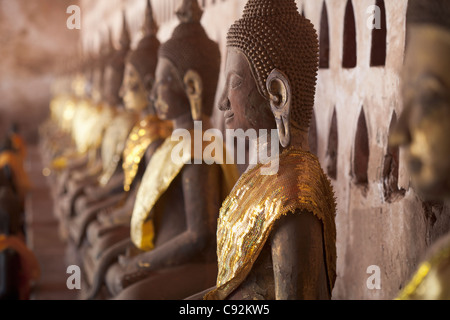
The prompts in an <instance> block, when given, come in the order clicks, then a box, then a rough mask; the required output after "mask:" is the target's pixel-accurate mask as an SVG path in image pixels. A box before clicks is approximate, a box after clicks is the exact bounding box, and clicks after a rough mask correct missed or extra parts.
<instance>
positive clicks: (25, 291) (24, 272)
mask: <svg viewBox="0 0 450 320" xmlns="http://www.w3.org/2000/svg"><path fill="white" fill-rule="evenodd" d="M6 249H13V250H15V251H16V252H17V253H18V254H19V256H20V263H21V272H20V274H21V279H20V280H21V288H20V299H21V300H25V299H28V298H29V292H30V284H31V281H35V280H38V279H39V277H40V275H41V269H40V266H39V262H38V261H37V259H36V256H35V255H34V253H33V252H32V251H31V250H30V249H29V248H28V247H27V246H26V244H25V242H24V241H23V240H22V239H21V238H20V237H18V236H5V235H3V234H0V252H1V251H3V250H6Z"/></svg>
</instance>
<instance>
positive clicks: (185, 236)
mask: <svg viewBox="0 0 450 320" xmlns="http://www.w3.org/2000/svg"><path fill="white" fill-rule="evenodd" d="M218 169H219V168H218V167H217V166H208V165H186V166H185V167H184V169H183V171H182V172H181V174H182V185H183V196H184V206H185V216H186V230H185V232H183V233H181V234H179V235H178V236H176V237H174V238H173V239H172V240H170V241H167V242H166V243H164V244H163V245H160V246H158V247H157V248H155V249H154V250H152V251H148V252H144V253H142V254H140V255H139V256H138V257H136V260H135V263H136V264H138V263H139V262H140V264H141V265H142V264H144V265H145V268H146V269H148V270H149V271H153V270H157V269H160V268H165V267H170V266H176V265H180V264H183V263H187V262H189V261H193V260H194V259H195V257H199V256H200V255H202V254H204V253H205V251H207V249H208V246H210V248H209V249H212V252H214V250H215V247H214V246H211V244H214V241H213V240H214V239H215V230H216V229H215V223H216V221H217V212H218V207H216V206H215V202H216V201H215V200H216V196H217V195H216V194H219V193H220V192H219V191H220V190H218V189H217V188H214V187H215V186H217V177H216V176H215V175H214V173H215V172H218ZM214 181H216V182H214ZM215 193H216V194H215ZM213 247H214V248H213ZM142 262H143V263H142Z"/></svg>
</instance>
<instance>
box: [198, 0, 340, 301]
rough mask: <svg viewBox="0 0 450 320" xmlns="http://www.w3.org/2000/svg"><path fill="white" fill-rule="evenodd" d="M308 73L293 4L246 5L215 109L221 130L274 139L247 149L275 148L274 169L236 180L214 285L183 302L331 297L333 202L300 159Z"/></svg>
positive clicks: (312, 161)
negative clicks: (266, 132)
mask: <svg viewBox="0 0 450 320" xmlns="http://www.w3.org/2000/svg"><path fill="white" fill-rule="evenodd" d="M317 71H318V38H317V34H316V31H315V30H314V27H313V25H312V23H311V22H310V21H309V20H308V19H306V18H304V17H303V16H301V15H300V13H299V12H298V9H297V6H296V3H295V1H294V0H284V1H276V0H249V1H248V2H247V4H246V6H245V9H244V13H243V16H242V18H241V19H240V20H238V21H237V22H235V23H234V24H233V25H232V26H231V28H230V30H229V32H228V36H227V61H226V67H225V77H226V82H225V87H224V89H223V94H222V96H221V98H220V103H219V104H220V106H219V108H220V109H221V110H222V111H224V117H225V122H226V126H227V128H228V129H234V130H236V129H243V130H244V131H245V130H255V131H256V132H261V131H260V130H262V129H265V130H270V131H273V130H275V131H276V132H278V135H275V137H276V138H275V139H274V138H273V137H272V135H270V136H267V137H263V135H262V134H261V133H260V134H259V135H258V136H257V137H256V139H257V141H256V142H255V143H254V144H253V147H254V148H256V147H258V148H267V146H265V145H267V143H268V144H277V145H278V144H279V146H280V151H279V153H275V154H271V158H272V159H273V160H274V161H277V163H278V170H275V171H272V173H271V174H262V173H263V171H262V169H265V168H266V167H267V166H268V165H269V163H265V164H264V163H262V162H259V163H257V164H253V165H250V166H249V167H248V168H247V170H246V171H245V172H244V173H243V174H242V175H241V177H240V179H239V181H238V182H237V183H236V185H235V186H234V188H233V190H232V191H231V193H230V194H229V195H228V197H227V199H226V200H225V201H224V202H223V205H222V208H221V210H220V217H219V221H218V230H217V256H218V276H217V281H216V286H215V287H214V288H212V289H209V290H207V291H204V292H200V293H199V294H196V295H194V296H191V297H189V299H198V298H203V299H206V300H215V299H220V300H222V299H244V300H246V299H249V300H253V299H269V300H271V299H281V300H285V299H330V298H331V294H332V290H333V287H334V283H335V279H336V244H335V241H336V226H335V210H336V208H335V198H334V193H333V190H332V187H331V184H330V181H329V179H328V177H327V176H326V175H325V174H324V172H323V170H322V168H321V166H320V163H319V161H318V159H317V157H316V156H314V155H313V154H311V153H310V152H309V151H308V150H309V147H308V130H309V122H310V118H311V115H312V110H313V106H314V94H315V84H316V75H317ZM263 138H264V139H263ZM264 140H266V141H264ZM274 150H277V149H276V148H275V149H274Z"/></svg>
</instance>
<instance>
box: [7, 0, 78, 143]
mask: <svg viewBox="0 0 450 320" xmlns="http://www.w3.org/2000/svg"><path fill="white" fill-rule="evenodd" d="M77 3H78V1H77V0H58V1H54V0H39V1H29V0H13V1H11V0H0V57H1V59H0V137H1V136H2V134H3V133H4V132H5V130H7V129H8V127H9V126H10V124H11V123H12V122H13V121H15V122H17V123H19V124H20V126H21V129H22V132H23V134H24V135H25V137H26V138H27V140H28V141H29V142H35V139H36V137H37V134H36V129H37V126H38V125H39V123H40V122H41V121H42V120H43V119H45V117H46V116H47V114H48V102H49V98H50V84H51V82H52V80H53V77H54V72H55V71H56V70H55V67H56V65H55V63H57V62H60V61H64V60H65V61H69V60H70V59H68V57H71V56H74V54H75V53H76V52H75V51H76V50H77V47H78V46H79V45H78V43H79V31H77V30H69V29H68V28H67V25H66V20H67V18H68V17H69V15H68V14H67V13H66V9H67V7H68V6H69V5H71V4H77Z"/></svg>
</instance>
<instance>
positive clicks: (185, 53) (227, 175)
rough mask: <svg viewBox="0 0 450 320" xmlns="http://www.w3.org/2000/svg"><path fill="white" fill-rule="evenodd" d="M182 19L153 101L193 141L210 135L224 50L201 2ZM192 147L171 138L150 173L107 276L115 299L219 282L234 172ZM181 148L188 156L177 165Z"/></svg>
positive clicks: (193, 1)
mask: <svg viewBox="0 0 450 320" xmlns="http://www.w3.org/2000/svg"><path fill="white" fill-rule="evenodd" d="M177 16H178V18H179V20H180V24H179V25H178V26H177V27H176V28H175V30H174V31H173V34H172V36H171V38H170V39H169V40H168V41H167V42H165V43H164V44H162V45H161V46H160V48H159V53H158V64H157V67H156V74H155V83H154V86H153V89H152V93H151V97H152V100H153V101H154V106H155V109H156V113H157V115H158V117H159V118H161V119H164V120H169V121H171V122H172V123H173V128H174V132H175V131H176V130H178V132H184V133H186V132H187V133H188V134H189V135H190V136H191V137H194V136H195V135H197V134H202V133H203V132H204V130H207V129H208V128H211V121H210V116H211V114H212V106H213V104H214V99H215V93H216V87H217V82H218V75H219V71H220V51H219V48H218V45H217V44H216V43H215V42H213V41H212V40H210V39H209V38H208V36H207V34H206V32H205V30H204V29H203V27H202V25H201V23H200V19H201V17H202V10H201V9H200V7H199V5H198V3H197V0H184V1H183V3H182V5H181V7H180V8H179V10H178V11H177ZM199 123H200V124H201V128H200V127H199V126H198V124H199ZM196 124H197V126H196ZM192 141H193V140H191V139H184V140H182V141H181V142H180V141H178V140H176V139H175V140H173V139H172V138H171V137H169V138H167V139H166V140H165V141H164V142H163V144H162V145H161V146H160V147H159V148H158V149H157V150H156V151H155V152H154V153H153V155H152V157H151V159H150V161H149V163H148V165H147V167H146V170H145V173H144V176H143V178H142V181H141V184H140V186H139V189H138V191H137V196H136V201H135V204H134V208H133V213H132V217H131V221H130V223H131V232H130V238H129V239H126V240H124V242H122V243H118V244H117V245H123V243H125V245H126V244H127V243H128V245H127V248H126V249H125V248H124V251H123V252H124V254H121V255H119V256H118V257H116V260H118V261H117V262H115V263H114V264H112V265H111V266H110V267H109V268H108V269H107V272H106V277H105V283H106V287H107V289H108V291H109V293H110V295H111V296H112V297H113V298H115V299H181V298H183V297H185V296H187V295H190V294H193V293H195V292H198V291H200V290H204V289H206V288H208V287H210V286H211V285H212V284H213V283H214V280H215V276H216V272H217V268H216V262H215V261H216V256H215V232H216V221H217V217H218V216H217V213H218V210H219V208H220V205H221V203H222V200H223V199H224V197H225V195H226V194H228V192H229V190H231V187H232V185H233V184H234V183H235V181H236V179H237V170H236V167H235V166H234V165H227V164H218V163H220V162H219V161H215V162H214V161H213V162H212V164H211V165H210V164H208V163H211V162H210V160H213V159H212V158H211V157H212V155H207V153H206V154H203V157H202V155H201V154H200V155H199V152H195V151H194V152H192V151H193V150H192V145H191V143H192ZM179 143H181V144H182V146H183V156H182V158H181V161H174V159H172V152H173V151H174V150H175V148H176V147H177V146H179ZM184 147H187V148H184ZM205 147H206V146H205V145H201V146H200V151H203V150H205ZM194 149H195V148H194ZM224 151H226V150H224ZM216 160H217V159H216ZM114 249H115V248H114V247H112V248H111V250H114ZM114 253H116V254H118V251H115V252H114Z"/></svg>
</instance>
